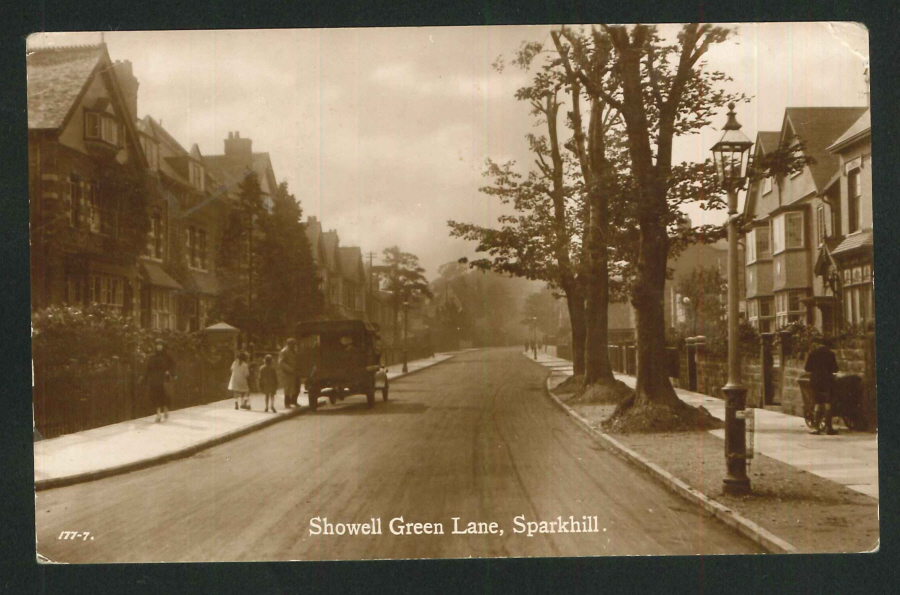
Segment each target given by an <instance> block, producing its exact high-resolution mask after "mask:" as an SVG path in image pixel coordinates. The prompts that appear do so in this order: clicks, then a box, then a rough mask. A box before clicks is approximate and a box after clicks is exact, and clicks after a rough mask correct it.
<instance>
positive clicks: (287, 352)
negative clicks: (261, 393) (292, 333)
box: [278, 339, 300, 409]
mask: <svg viewBox="0 0 900 595" xmlns="http://www.w3.org/2000/svg"><path fill="white" fill-rule="evenodd" d="M278 380H279V382H280V383H281V386H283V387H284V408H285V409H288V408H289V407H297V406H298V404H297V398H298V397H299V396H300V353H299V352H298V351H297V339H288V340H287V345H285V346H284V349H282V350H281V352H280V353H279V354H278Z"/></svg>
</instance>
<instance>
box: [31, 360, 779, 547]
mask: <svg viewBox="0 0 900 595" xmlns="http://www.w3.org/2000/svg"><path fill="white" fill-rule="evenodd" d="M546 374H547V372H546V370H545V369H543V368H541V367H540V366H538V365H536V364H535V363H533V362H531V361H529V360H528V359H526V358H525V357H523V355H522V353H521V350H519V349H491V350H481V351H473V352H467V353H464V354H460V355H458V356H457V357H455V358H454V359H452V360H449V361H447V362H445V363H442V364H439V365H437V366H434V367H432V368H429V369H426V370H424V371H422V372H420V373H418V374H415V375H413V376H409V377H405V378H401V379H397V380H395V381H394V383H393V384H392V385H391V394H390V400H389V402H388V403H382V402H381V400H380V399H379V401H378V403H377V405H376V406H375V408H374V409H372V410H368V409H367V408H366V404H365V397H364V396H359V397H351V398H349V399H347V400H346V401H344V402H343V403H341V404H339V405H338V406H334V407H332V406H330V405H329V406H322V407H321V408H320V409H319V411H318V413H315V414H305V415H301V416H299V417H295V418H292V419H290V420H286V421H284V422H282V423H279V424H276V425H274V426H271V427H269V428H267V429H265V430H261V431H259V432H256V433H253V434H250V435H248V436H246V437H243V438H240V439H238V440H235V441H232V442H229V443H226V444H223V445H221V446H218V447H215V448H212V449H209V450H206V451H203V452H201V453H199V454H197V455H195V456H193V457H191V458H188V459H183V460H180V461H175V462H172V463H167V464H164V465H160V466H158V467H154V468H151V469H146V470H143V471H138V472H134V473H130V474H127V475H122V476H118V477H112V478H108V479H104V480H100V481H95V482H90V483H85V484H80V485H75V486H70V487H66V488H59V489H54V490H48V491H43V492H39V493H38V494H37V538H38V552H39V553H40V554H41V555H43V556H46V557H47V558H49V559H50V560H53V561H59V562H72V563H80V562H151V561H153V562H156V561H252V560H336V559H378V558H448V557H449V558H467V557H506V556H515V557H520V556H605V555H635V554H656V555H660V554H701V553H702V554H720V553H752V552H759V551H761V550H760V549H759V548H758V546H756V545H755V544H753V543H752V542H750V541H748V540H746V539H745V538H743V537H741V536H739V535H738V534H737V533H736V532H734V531H733V530H732V529H729V528H727V527H725V526H724V525H722V524H721V523H719V522H718V521H716V520H715V519H713V518H711V517H709V516H707V515H705V514H703V513H702V512H701V510H700V509H699V508H697V507H695V506H693V505H691V504H689V503H687V502H685V501H683V500H682V499H680V498H679V497H677V496H675V495H673V494H671V493H670V492H669V491H667V490H666V489H665V488H663V487H661V486H660V485H658V484H657V483H655V482H654V481H653V480H652V479H650V478H649V477H648V476H647V475H645V474H644V473H642V472H640V471H638V470H636V469H633V468H632V467H631V466H630V465H629V464H628V463H626V462H624V461H623V460H621V459H620V458H618V457H616V456H614V455H612V454H610V453H609V452H607V451H605V450H603V449H602V448H601V447H599V446H598V445H596V444H595V443H594V442H593V441H592V440H591V438H590V437H588V436H587V435H585V434H584V433H583V432H581V431H580V430H579V429H578V428H577V427H576V426H575V425H574V422H573V421H572V420H570V419H569V418H568V417H567V416H566V415H565V414H564V413H563V412H561V411H560V410H559V409H558V408H557V407H556V406H555V405H554V404H553V403H551V401H550V400H549V398H548V397H547V396H546V395H545V394H544V390H543V381H544V379H545V377H546ZM323 403H324V401H323ZM169 423H172V424H176V423H190V421H189V420H184V419H179V417H178V412H175V413H174V414H173V417H172V419H171V420H170V421H169ZM400 517H402V519H403V520H402V521H398V520H394V519H399V518H400ZM585 517H587V518H586V519H585ZM325 519H327V524H326V520H325ZM373 519H374V520H373ZM454 519H457V520H454ZM573 520H574V521H577V522H578V524H577V525H576V524H574V523H573V522H572V521H573ZM392 521H393V522H392ZM541 521H545V522H546V524H545V525H543V526H542V525H540V524H537V523H540V522H541ZM553 521H555V524H553V525H551V524H550V523H551V522H553ZM470 522H473V523H476V525H474V527H473V528H474V529H475V530H476V531H480V532H475V533H454V531H455V530H456V531H463V530H465V529H468V528H469V527H470V525H469V523H470ZM529 522H533V523H535V525H528V523H529ZM415 523H419V525H416V524H415ZM427 523H430V524H431V525H430V526H429V525H427ZM490 523H496V525H493V526H492V525H490ZM328 524H330V526H331V528H332V529H334V531H335V532H339V531H343V532H344V533H345V534H344V535H326V534H318V535H315V534H311V533H315V532H316V531H321V532H322V533H324V531H325V530H326V529H327V528H328V526H329V525H328ZM354 525H355V527H356V528H355V531H357V532H358V534H356V535H348V534H346V533H347V532H348V531H352V530H354V529H353V527H354ZM364 527H367V528H368V533H369V534H362V532H364V531H366V529H365V528H364ZM529 528H532V529H535V530H537V531H539V530H540V529H543V530H544V531H545V532H536V531H534V532H533V533H534V534H533V535H532V536H530V537H529V536H528V529H529ZM378 529H380V534H371V533H372V532H373V531H375V530H378ZM392 529H393V531H392ZM520 529H524V532H517V531H518V530H520ZM551 529H553V530H554V531H556V532H555V533H550V532H548V531H550V530H551ZM562 529H566V530H567V531H568V532H562ZM576 529H582V531H581V532H573V531H574V530H576ZM397 530H400V532H401V534H396V532H397ZM429 530H430V531H431V533H432V534H427V533H426V531H429ZM438 530H443V534H438V533H436V532H437V531H438ZM62 531H73V532H78V533H79V534H80V536H79V538H77V539H59V536H60V533H61V532H62ZM417 531H418V533H419V534H416V532H417ZM85 532H88V533H89V534H90V535H89V536H87V537H84V536H83V534H84V533H85Z"/></svg>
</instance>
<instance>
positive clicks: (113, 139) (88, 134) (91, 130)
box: [84, 112, 121, 147]
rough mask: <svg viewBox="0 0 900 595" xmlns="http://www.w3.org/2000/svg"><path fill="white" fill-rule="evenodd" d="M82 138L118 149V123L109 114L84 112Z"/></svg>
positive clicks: (119, 135)
mask: <svg viewBox="0 0 900 595" xmlns="http://www.w3.org/2000/svg"><path fill="white" fill-rule="evenodd" d="M84 137H85V138H88V139H96V140H102V141H104V142H106V143H109V144H110V145H113V146H114V147H118V146H120V145H119V138H120V137H121V134H120V133H119V121H118V120H116V119H115V118H114V117H113V116H111V115H109V114H103V113H99V112H85V114H84Z"/></svg>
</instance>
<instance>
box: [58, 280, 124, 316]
mask: <svg viewBox="0 0 900 595" xmlns="http://www.w3.org/2000/svg"><path fill="white" fill-rule="evenodd" d="M67 285H68V287H67V295H66V300H67V301H68V303H69V304H72V305H80V304H98V305H100V306H103V307H104V308H115V309H117V310H121V309H122V305H123V304H124V303H125V282H124V280H123V279H122V278H120V277H113V276H111V275H102V274H91V275H88V276H86V277H83V278H77V277H69V279H68V282H67Z"/></svg>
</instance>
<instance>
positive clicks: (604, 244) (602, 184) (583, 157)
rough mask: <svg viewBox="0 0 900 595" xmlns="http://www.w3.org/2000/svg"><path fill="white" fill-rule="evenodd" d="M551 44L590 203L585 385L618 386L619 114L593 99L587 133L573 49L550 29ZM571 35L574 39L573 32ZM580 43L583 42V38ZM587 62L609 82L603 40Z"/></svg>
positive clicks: (600, 80)
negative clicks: (615, 229)
mask: <svg viewBox="0 0 900 595" xmlns="http://www.w3.org/2000/svg"><path fill="white" fill-rule="evenodd" d="M551 37H552V39H553V44H554V46H555V47H556V51H557V53H558V54H559V59H560V62H561V63H562V65H563V67H564V69H565V73H566V78H567V82H568V88H569V91H570V95H571V101H572V110H571V111H570V112H569V120H570V125H571V127H572V130H573V132H574V136H573V139H572V143H571V145H572V148H573V150H574V152H575V154H576V155H577V157H578V162H579V164H580V165H581V172H582V179H583V182H584V191H585V195H586V202H587V234H586V237H585V248H586V255H587V258H585V263H584V277H585V288H586V290H585V331H586V332H585V347H584V350H585V373H584V385H585V386H590V385H592V384H604V385H608V386H612V385H614V384H616V380H615V377H614V376H613V371H612V366H611V365H610V362H609V349H608V348H607V345H608V344H609V296H610V288H609V277H610V266H609V245H610V242H611V237H610V229H611V226H610V200H611V195H612V194H613V193H614V192H615V191H616V184H615V172H614V169H613V166H612V163H611V161H610V159H609V157H608V155H607V144H608V143H607V135H608V133H609V131H610V130H611V128H612V125H613V124H614V122H615V121H616V119H617V116H618V112H617V111H616V109H615V108H613V107H611V106H610V105H609V104H608V103H607V102H606V101H603V100H602V99H601V98H599V97H596V96H595V97H591V98H590V116H589V121H588V126H587V134H585V129H584V123H583V121H582V115H581V94H582V90H581V81H580V80H579V79H578V77H577V76H576V75H575V73H574V71H573V69H572V65H571V61H570V60H569V52H570V48H569V47H567V45H566V43H565V42H564V41H563V40H562V39H561V37H560V34H559V32H557V31H553V32H552V33H551ZM570 37H572V38H575V35H574V34H571V35H570ZM578 41H579V43H580V44H582V45H583V44H584V43H585V41H584V39H583V38H581V37H579V38H578ZM598 41H599V42H601V43H598V44H597V45H596V47H595V48H594V52H593V53H592V54H591V55H590V63H589V64H586V65H585V67H586V69H587V74H588V76H590V77H591V78H592V79H593V82H594V84H595V85H604V84H608V83H607V82H606V80H605V79H607V78H608V77H606V76H605V70H604V69H605V66H606V63H607V62H608V55H609V53H610V52H611V48H610V46H609V44H608V43H602V42H603V41H604V40H603V39H602V38H601V39H599V40H598Z"/></svg>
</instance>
